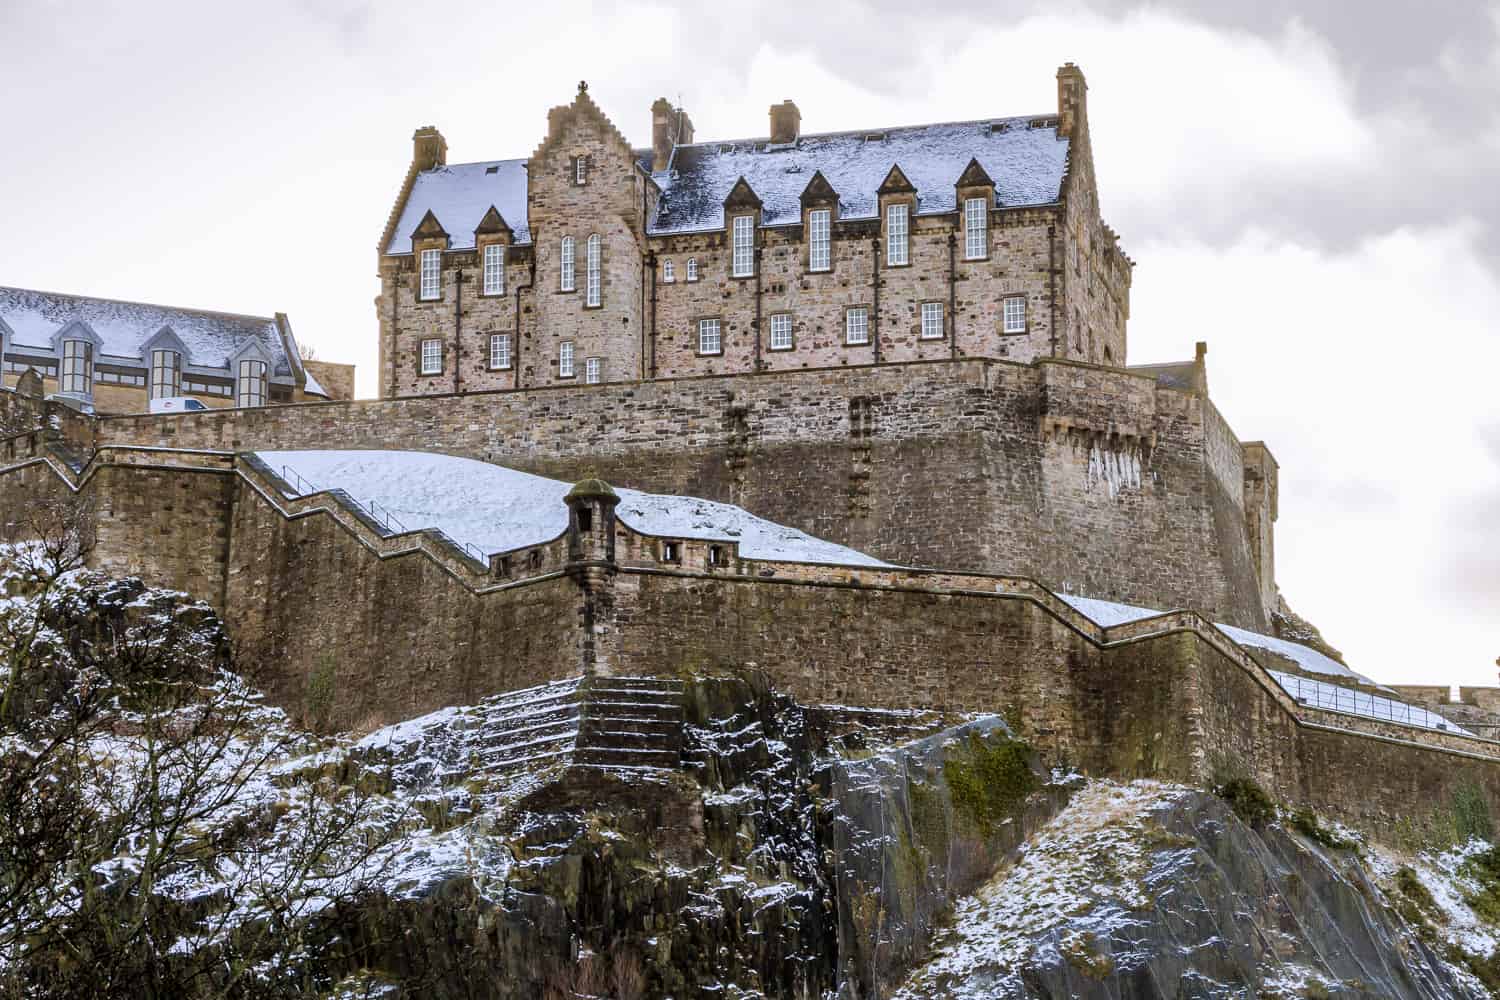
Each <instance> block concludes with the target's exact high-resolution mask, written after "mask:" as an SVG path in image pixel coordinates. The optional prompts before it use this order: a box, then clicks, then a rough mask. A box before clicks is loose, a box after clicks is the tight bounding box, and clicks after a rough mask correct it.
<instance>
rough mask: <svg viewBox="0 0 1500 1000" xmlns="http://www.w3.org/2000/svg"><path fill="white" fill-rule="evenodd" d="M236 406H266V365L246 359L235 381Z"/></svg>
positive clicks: (262, 362)
mask: <svg viewBox="0 0 1500 1000" xmlns="http://www.w3.org/2000/svg"><path fill="white" fill-rule="evenodd" d="M234 405H235V406H265V405H266V363H265V362H264V361H256V360H254V359H253V358H246V359H245V360H244V361H241V362H240V367H239V373H238V374H237V376H236V377H235V381H234Z"/></svg>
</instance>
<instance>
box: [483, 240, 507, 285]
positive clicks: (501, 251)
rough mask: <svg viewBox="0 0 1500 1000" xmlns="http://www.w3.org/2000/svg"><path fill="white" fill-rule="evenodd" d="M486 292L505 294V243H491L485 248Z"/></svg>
mask: <svg viewBox="0 0 1500 1000" xmlns="http://www.w3.org/2000/svg"><path fill="white" fill-rule="evenodd" d="M484 294H486V295H504V294H505V245H504V244H503V243H490V244H488V245H486V246H485V248H484Z"/></svg>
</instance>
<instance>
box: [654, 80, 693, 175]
mask: <svg viewBox="0 0 1500 1000" xmlns="http://www.w3.org/2000/svg"><path fill="white" fill-rule="evenodd" d="M692 141H693V120H692V119H691V118H689V117H688V116H687V112H686V111H684V110H682V109H681V108H674V107H672V102H671V101H669V100H667V99H666V98H665V97H658V98H657V99H656V101H655V103H653V104H652V105H651V172H652V173H660V172H661V171H663V170H665V169H667V164H668V163H669V162H671V160H672V147H673V146H686V145H689V144H690V143H691V142H692Z"/></svg>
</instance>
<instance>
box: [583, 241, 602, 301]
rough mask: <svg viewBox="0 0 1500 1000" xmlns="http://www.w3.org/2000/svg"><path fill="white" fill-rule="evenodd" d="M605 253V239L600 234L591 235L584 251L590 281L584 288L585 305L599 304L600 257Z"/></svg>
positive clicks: (585, 266)
mask: <svg viewBox="0 0 1500 1000" xmlns="http://www.w3.org/2000/svg"><path fill="white" fill-rule="evenodd" d="M603 253H604V240H603V239H601V238H600V237H599V236H598V234H595V235H593V236H590V237H589V241H588V244H587V247H586V249H585V251H584V255H585V256H584V277H585V279H586V280H587V282H588V285H587V287H586V288H585V289H584V295H585V300H584V305H590V306H597V305H598V304H599V263H600V261H599V258H600V257H601V256H602V255H603Z"/></svg>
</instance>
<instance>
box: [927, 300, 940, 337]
mask: <svg viewBox="0 0 1500 1000" xmlns="http://www.w3.org/2000/svg"><path fill="white" fill-rule="evenodd" d="M942 336H943V304H942V303H941V302H923V303H922V339H923V340H940V339H941V338H942Z"/></svg>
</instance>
